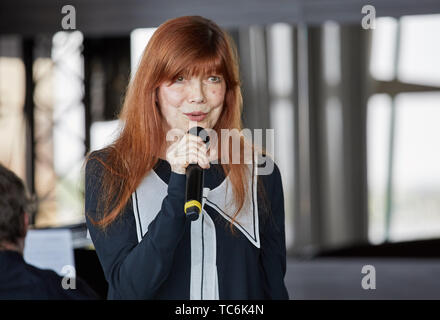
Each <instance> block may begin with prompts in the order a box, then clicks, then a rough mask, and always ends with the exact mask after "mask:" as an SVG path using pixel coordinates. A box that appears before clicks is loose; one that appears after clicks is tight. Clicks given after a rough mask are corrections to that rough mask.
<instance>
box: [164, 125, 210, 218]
mask: <svg viewBox="0 0 440 320" xmlns="http://www.w3.org/2000/svg"><path fill="white" fill-rule="evenodd" d="M201 137H203V138H204V140H203V139H202V138H201ZM207 143H209V135H207V133H206V131H205V130H204V129H203V128H202V127H193V128H191V129H190V130H189V132H188V133H186V134H185V135H183V136H182V138H181V139H180V140H179V141H178V142H176V143H175V144H174V145H172V146H171V147H170V148H169V150H168V152H167V161H168V162H169V163H170V166H171V170H172V171H173V172H176V173H179V174H186V191H185V206H184V211H185V214H186V216H187V218H188V219H190V220H192V221H194V220H197V219H198V217H199V214H200V213H201V210H202V205H201V203H202V196H203V185H204V171H203V169H208V168H209V167H210V165H209V161H210V158H211V157H215V150H210V151H209V152H208V147H207V146H206V144H207ZM208 153H209V154H208Z"/></svg>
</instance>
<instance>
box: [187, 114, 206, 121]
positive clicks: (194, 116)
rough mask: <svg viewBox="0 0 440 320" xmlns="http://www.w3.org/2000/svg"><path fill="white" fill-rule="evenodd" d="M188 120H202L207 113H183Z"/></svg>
mask: <svg viewBox="0 0 440 320" xmlns="http://www.w3.org/2000/svg"><path fill="white" fill-rule="evenodd" d="M184 115H186V116H187V117H188V118H189V119H190V120H192V121H202V120H203V119H205V118H206V116H207V115H208V113H203V112H191V113H184Z"/></svg>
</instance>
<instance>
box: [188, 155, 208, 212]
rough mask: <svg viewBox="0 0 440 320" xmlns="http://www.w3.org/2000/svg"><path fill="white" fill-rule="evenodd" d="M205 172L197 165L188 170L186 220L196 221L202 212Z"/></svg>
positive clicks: (192, 164) (189, 167) (190, 166)
mask: <svg viewBox="0 0 440 320" xmlns="http://www.w3.org/2000/svg"><path fill="white" fill-rule="evenodd" d="M203 180H204V171H203V169H202V168H201V167H200V166H199V165H198V164H196V163H191V164H189V165H188V167H187V168H186V191H185V207H184V211H185V214H186V218H187V219H190V220H191V221H195V220H197V219H198V218H199V215H200V213H201V211H202V197H203V185H204V183H203V182H204V181H203Z"/></svg>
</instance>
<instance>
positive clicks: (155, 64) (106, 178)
mask: <svg viewBox="0 0 440 320" xmlns="http://www.w3.org/2000/svg"><path fill="white" fill-rule="evenodd" d="M212 73H216V74H221V75H222V76H223V78H224V80H225V82H226V93H225V99H224V104H223V110H222V113H221V115H220V117H219V119H218V121H217V123H216V124H215V127H214V128H213V130H215V131H216V132H217V136H218V137H219V139H218V141H219V144H218V146H219V150H218V152H219V156H220V158H221V157H222V150H223V146H222V144H221V142H222V141H221V139H220V137H221V131H220V130H221V129H237V130H238V131H241V130H242V128H243V126H242V122H241V114H242V108H243V100H242V95H241V89H240V80H239V71H238V55H237V50H236V47H235V45H234V42H233V41H232V39H231V38H230V36H229V35H228V34H227V33H226V32H224V31H223V30H222V29H220V28H219V27H218V26H217V25H216V24H215V23H214V22H212V21H210V20H208V19H205V18H203V17H200V16H185V17H179V18H175V19H171V20H168V21H166V22H165V23H163V24H162V25H160V26H159V28H158V29H157V30H156V31H155V32H154V34H153V36H152V37H151V39H150V40H149V42H148V45H147V46H146V48H145V50H144V52H143V56H142V59H141V61H140V63H139V66H138V69H137V72H136V74H135V75H134V77H133V78H132V80H131V81H130V83H129V85H128V88H127V92H126V96H125V100H124V104H123V108H122V111H121V114H120V119H121V120H122V121H123V122H124V126H123V129H122V131H121V133H120V135H119V137H118V138H117V140H116V141H115V142H114V143H112V144H111V145H110V146H108V147H107V148H106V150H105V151H106V159H105V161H102V160H101V159H99V158H96V157H93V156H92V157H89V158H88V160H91V159H97V160H98V161H100V162H101V163H102V165H103V166H104V167H105V168H106V170H104V172H103V175H102V186H103V189H102V190H101V193H100V195H99V204H101V205H102V206H101V210H99V211H100V212H101V217H100V219H98V220H93V219H92V222H93V223H94V224H96V225H98V226H100V227H102V228H103V229H105V227H107V226H108V225H109V224H110V223H112V222H113V221H114V220H115V219H116V218H117V217H118V216H119V215H120V214H121V213H122V212H123V210H122V209H123V208H124V206H126V205H127V203H128V201H129V200H130V197H131V195H132V193H133V192H134V191H135V190H136V188H137V187H138V186H139V184H140V183H141V182H142V180H143V179H144V177H145V176H146V174H148V172H150V170H152V169H153V168H154V166H155V164H156V163H157V161H158V155H159V154H161V152H162V151H163V147H164V146H166V145H167V143H166V132H165V131H164V127H163V125H162V123H163V120H164V119H163V118H162V115H161V113H160V108H159V106H158V105H157V104H156V100H157V99H156V89H157V88H158V87H159V86H160V85H161V84H162V83H163V82H166V81H170V80H173V79H175V78H176V77H178V76H179V75H181V74H186V75H199V74H202V75H207V74H212ZM245 145H247V146H250V148H251V150H252V154H254V150H255V146H254V145H253V144H249V143H248V142H247V141H245V140H244V139H242V138H241V139H240V150H241V161H240V163H239V164H233V163H232V161H231V160H232V159H231V157H232V151H231V145H230V144H229V150H230V152H228V153H229V156H228V157H229V160H230V161H227V163H221V168H222V170H223V172H224V173H225V175H228V176H229V179H230V182H231V184H232V187H233V194H234V195H235V199H234V200H235V202H236V206H237V208H238V209H237V210H236V212H234V214H233V215H232V222H231V223H230V228H231V231H232V232H234V228H233V225H232V224H233V222H234V221H235V220H236V217H237V215H238V214H239V212H240V210H241V209H242V207H243V205H244V201H245V197H246V194H247V193H248V192H252V190H247V187H246V186H247V181H248V179H249V176H248V171H249V170H248V169H247V166H248V165H247V164H245V163H244V161H243V154H244V147H245ZM259 150H260V152H261V151H262V152H263V153H264V150H263V149H262V148H261V146H259ZM222 162H223V161H222ZM258 185H259V189H258V190H259V193H260V194H262V195H263V198H265V196H264V194H265V192H264V190H263V189H262V188H261V187H262V183H259V184H258ZM182 210H183V208H182Z"/></svg>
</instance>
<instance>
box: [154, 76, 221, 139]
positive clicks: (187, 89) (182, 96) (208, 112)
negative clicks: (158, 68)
mask: <svg viewBox="0 0 440 320" xmlns="http://www.w3.org/2000/svg"><path fill="white" fill-rule="evenodd" d="M225 92H226V83H225V80H224V79H223V77H222V76H221V75H218V74H211V75H207V76H200V75H199V76H194V77H192V78H189V79H186V78H184V77H183V76H179V77H178V78H177V79H176V81H175V82H168V83H163V84H161V85H160V86H159V88H158V92H157V96H158V102H159V106H160V110H161V112H162V115H163V116H164V118H165V120H166V123H165V126H166V130H167V131H168V130H170V129H181V130H183V131H185V132H186V131H188V129H189V128H190V125H191V126H192V125H194V124H196V125H198V126H201V127H203V128H209V129H212V128H213V127H214V126H215V124H216V122H217V120H218V118H219V116H220V113H221V111H222V109H223V101H224V99H225ZM192 113H196V114H197V113H198V114H201V115H198V116H197V115H195V114H192ZM190 122H192V123H191V124H190Z"/></svg>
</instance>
